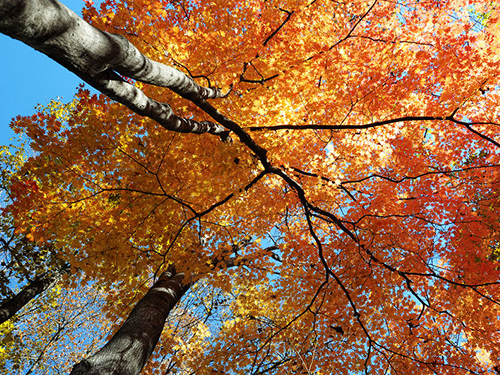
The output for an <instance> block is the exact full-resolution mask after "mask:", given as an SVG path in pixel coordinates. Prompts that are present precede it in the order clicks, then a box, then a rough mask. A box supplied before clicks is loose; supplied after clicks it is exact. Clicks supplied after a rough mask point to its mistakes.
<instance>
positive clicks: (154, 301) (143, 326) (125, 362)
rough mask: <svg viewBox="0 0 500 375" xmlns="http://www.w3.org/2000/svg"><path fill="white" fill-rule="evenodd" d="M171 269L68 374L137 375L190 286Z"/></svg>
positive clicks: (181, 275) (180, 274)
mask: <svg viewBox="0 0 500 375" xmlns="http://www.w3.org/2000/svg"><path fill="white" fill-rule="evenodd" d="M183 279H184V274H183V273H178V274H176V273H175V269H174V268H173V267H172V266H171V267H169V269H168V270H167V271H166V272H164V273H163V274H162V275H161V276H160V278H159V280H158V281H157V282H156V283H155V284H154V285H153V286H152V287H151V289H150V290H149V291H148V292H147V293H146V295H145V296H144V297H143V298H142V299H141V300H140V301H139V302H138V303H137V305H136V306H135V307H134V309H133V310H132V312H131V313H130V315H129V317H128V318H127V320H126V321H125V323H123V325H122V327H121V328H120V329H119V330H118V332H116V334H115V335H114V336H113V337H112V338H111V340H109V341H108V343H107V344H106V345H105V346H104V347H103V348H102V349H101V350H99V351H98V352H97V353H96V354H94V355H92V356H90V357H88V358H86V359H84V360H83V361H81V362H80V363H78V364H76V365H75V366H74V367H73V370H72V372H71V375H84V374H85V375H108V374H109V375H111V374H113V375H133V374H139V372H140V371H141V370H142V368H143V367H144V365H145V364H146V361H147V360H148V358H149V356H150V355H151V353H152V352H153V350H154V348H155V346H156V344H157V342H158V340H159V338H160V335H161V332H162V330H163V326H164V324H165V320H166V319H167V316H168V314H169V313H170V311H171V310H172V309H173V307H174V306H175V305H176V304H177V302H179V300H180V299H181V297H182V295H183V294H184V293H185V292H186V291H187V290H188V289H189V287H190V286H191V285H190V283H187V284H185V283H183Z"/></svg>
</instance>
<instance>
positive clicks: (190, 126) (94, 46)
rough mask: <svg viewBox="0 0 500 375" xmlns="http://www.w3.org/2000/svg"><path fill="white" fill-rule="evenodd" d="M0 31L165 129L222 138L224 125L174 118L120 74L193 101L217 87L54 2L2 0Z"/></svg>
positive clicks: (212, 94) (165, 106) (215, 94)
mask: <svg viewBox="0 0 500 375" xmlns="http://www.w3.org/2000/svg"><path fill="white" fill-rule="evenodd" d="M0 32H1V33H3V34H6V35H8V36H10V37H12V38H14V39H18V40H20V41H22V42H23V43H25V44H27V45H29V46H31V47H33V48H35V49H36V50H38V51H40V52H42V53H44V54H45V55H47V56H48V57H50V58H51V59H53V60H55V61H57V62H58V63H59V64H61V65H62V66H64V67H66V68H67V69H69V70H70V71H72V72H73V73H75V74H76V75H77V76H79V77H80V78H81V79H83V80H84V81H85V82H87V83H88V84H90V85H91V86H93V87H94V88H95V89H97V90H98V91H100V92H102V93H103V94H106V95H107V96H109V97H110V98H112V99H114V100H116V101H118V102H120V103H122V104H124V105H125V106H127V107H128V108H130V109H131V110H132V111H134V112H136V113H138V114H140V115H142V116H147V117H150V118H152V119H153V120H155V121H157V122H158V123H159V124H160V125H162V126H163V127H165V128H167V129H168V130H173V131H178V132H184V133H206V132H207V133H211V134H217V135H220V136H222V137H223V138H226V137H227V134H228V131H227V129H225V128H224V127H223V126H221V125H219V124H216V123H214V122H210V121H202V122H198V121H194V120H191V119H186V118H180V117H177V116H176V115H175V114H174V112H173V110H172V108H170V106H169V105H168V104H166V103H160V102H158V101H156V100H153V99H151V98H149V97H148V96H146V95H145V94H144V93H143V92H142V91H141V90H140V89H138V88H137V87H135V86H134V85H132V84H130V83H128V82H126V81H125V80H123V79H122V78H121V76H120V75H122V76H126V77H129V78H132V79H135V80H138V81H141V82H144V83H148V84H152V85H156V86H161V87H166V88H169V89H170V90H172V91H174V92H176V93H177V94H179V95H181V96H182V97H184V98H186V99H189V100H193V101H195V102H200V101H203V100H205V99H210V98H212V99H213V98H221V97H223V96H224V95H223V94H222V93H221V91H220V90H219V89H213V88H205V87H201V86H199V85H198V84H197V83H196V82H194V80H193V79H192V78H190V77H188V76H186V75H185V74H184V73H182V72H181V71H179V70H177V69H175V68H172V67H170V66H167V65H164V64H161V63H159V62H156V61H153V60H150V59H149V58H148V57H146V56H144V55H143V54H142V53H141V52H140V51H139V50H138V49H137V48H136V47H134V45H133V44H132V43H130V42H129V41H128V40H127V39H126V38H124V37H123V36H121V35H116V34H110V33H106V32H103V31H101V30H98V29H96V28H95V27H93V26H91V25H90V24H88V23H87V22H85V21H84V20H83V19H81V18H80V17H78V15H77V14H75V13H74V12H73V11H71V10H70V9H69V8H67V7H66V6H64V5H63V4H61V3H60V2H59V1H57V0H2V1H1V2H0ZM3 58H6V56H4V57H3Z"/></svg>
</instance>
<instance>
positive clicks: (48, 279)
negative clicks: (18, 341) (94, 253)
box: [0, 266, 70, 324]
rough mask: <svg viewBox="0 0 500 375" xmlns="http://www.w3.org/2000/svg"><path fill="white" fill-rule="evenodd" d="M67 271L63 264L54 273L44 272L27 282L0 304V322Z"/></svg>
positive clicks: (67, 268) (11, 315)
mask: <svg viewBox="0 0 500 375" xmlns="http://www.w3.org/2000/svg"><path fill="white" fill-rule="evenodd" d="M69 271H70V267H69V266H64V267H62V268H61V269H60V270H59V271H58V272H56V273H55V274H52V275H49V274H44V275H42V276H40V277H38V278H36V279H35V280H33V281H32V282H31V283H29V284H28V286H26V287H25V288H24V289H23V290H21V291H20V292H19V293H18V294H16V295H15V296H14V297H12V298H11V299H10V300H8V301H6V302H4V303H2V305H0V324H2V323H3V322H5V321H7V320H9V319H10V318H12V317H13V316H14V315H15V314H16V313H17V312H18V311H19V310H21V309H22V308H23V306H24V305H26V304H27V303H28V302H29V301H31V300H32V299H33V298H35V297H36V296H38V295H39V294H41V293H43V292H44V291H46V290H47V289H49V288H51V287H52V286H53V285H54V284H55V283H57V282H58V281H59V280H60V279H61V277H62V276H63V275H64V274H65V273H68V272H69Z"/></svg>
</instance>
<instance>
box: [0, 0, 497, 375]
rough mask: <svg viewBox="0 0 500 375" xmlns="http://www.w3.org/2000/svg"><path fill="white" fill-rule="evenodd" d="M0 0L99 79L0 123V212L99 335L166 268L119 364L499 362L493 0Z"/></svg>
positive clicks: (419, 369) (285, 366) (474, 366)
mask: <svg viewBox="0 0 500 375" xmlns="http://www.w3.org/2000/svg"><path fill="white" fill-rule="evenodd" d="M7 3H8V4H7V5H5V6H4V8H1V7H0V16H2V15H4V16H5V17H4V18H3V20H2V21H0V32H2V33H4V34H7V35H10V36H12V37H14V38H16V39H19V40H21V41H22V42H24V43H26V44H28V45H30V46H32V47H34V48H36V49H38V50H39V51H41V52H43V53H45V54H47V55H48V56H49V57H51V58H53V59H54V60H56V61H58V62H59V63H60V64H62V65H63V66H65V67H66V68H68V69H69V70H71V71H73V72H74V73H75V74H77V75H78V76H79V77H80V78H82V80H83V81H85V82H86V85H90V86H93V87H94V88H95V89H96V90H98V91H99V92H100V93H99V94H92V93H91V92H90V91H89V89H88V86H86V85H83V84H82V86H80V87H79V89H78V93H77V94H76V96H75V97H74V98H73V100H72V101H71V102H69V103H61V102H58V101H53V102H51V103H50V104H49V105H48V106H46V107H40V108H39V110H38V111H37V113H35V114H34V115H32V116H25V117H20V116H19V117H17V118H16V119H14V120H13V122H12V124H11V126H12V128H13V129H14V130H15V131H16V132H17V133H20V134H23V135H24V136H25V137H27V138H28V139H29V147H30V149H31V150H32V155H31V156H30V157H26V158H25V159H23V160H22V162H12V161H9V160H5V161H3V163H4V164H5V165H7V164H8V163H11V164H12V163H17V164H16V166H15V168H12V171H11V172H10V173H9V174H8V176H7V177H8V178H7V177H6V178H5V181H6V182H5V183H4V185H5V186H4V188H5V189H6V191H8V192H9V193H8V194H9V199H8V202H7V205H6V207H5V208H4V209H3V216H2V217H3V218H4V219H5V220H6V221H8V226H9V228H15V229H14V231H13V233H15V234H16V235H18V236H21V238H23V241H27V242H29V243H31V245H30V246H32V247H33V248H36V249H49V250H47V251H49V253H50V259H51V262H52V263H50V264H49V268H50V265H54V267H56V268H57V267H59V265H60V264H62V263H64V264H66V263H67V264H69V265H70V266H71V272H70V273H69V275H66V276H64V277H63V278H62V281H60V283H59V284H58V285H59V288H63V289H64V290H65V293H68V294H69V293H71V292H74V291H75V290H76V291H77V290H79V289H81V290H85V291H86V292H85V293H86V294H81V295H80V298H82V301H85V302H87V301H95V303H94V304H93V306H98V308H97V309H95V311H96V312H95V313H92V316H93V318H92V319H93V320H95V322H96V324H97V325H98V326H105V325H112V326H113V327H114V328H112V329H111V331H112V333H114V332H116V331H117V329H118V327H119V324H118V323H119V322H121V320H123V319H125V318H126V317H127V316H128V314H129V313H130V312H131V310H132V308H133V307H134V305H135V304H136V303H137V302H138V301H139V300H141V298H142V297H143V296H144V295H145V293H146V291H147V290H148V289H149V290H150V291H149V292H148V294H147V295H146V296H150V295H151V293H154V290H155V288H157V289H158V288H159V287H158V285H160V286H162V285H167V284H168V287H169V288H170V287H172V288H174V286H173V285H174V284H173V282H174V281H175V282H176V283H177V284H175V285H176V286H175V288H178V289H176V293H177V294H176V296H177V297H176V298H177V300H175V303H174V305H175V308H174V309H173V310H171V311H170V310H168V311H167V314H169V316H168V318H167V322H166V324H165V326H164V327H163V332H162V334H161V337H160V338H159V343H158V345H157V346H156V349H155V351H154V352H153V354H152V357H151V358H150V360H149V362H148V363H147V364H146V366H145V367H144V369H143V373H148V374H149V373H151V374H153V373H155V374H156V373H158V374H167V373H168V374H170V373H173V374H214V373H227V374H255V375H257V374H315V375H321V374H358V373H359V374H362V373H364V374H469V373H474V374H482V373H495V372H497V373H500V367H496V366H500V359H499V354H500V349H499V341H500V338H499V336H498V330H499V329H500V309H499V307H500V305H499V303H500V284H499V282H500V280H499V276H500V275H499V274H500V264H499V259H500V250H499V243H500V240H499V239H500V237H499V229H500V221H499V219H500V218H499V213H498V210H499V205H500V195H499V193H500V180H499V177H500V152H499V151H500V148H499V147H500V143H499V142H500V138H499V134H498V126H499V125H500V118H499V117H500V114H499V112H498V108H499V104H500V97H499V83H500V82H499V80H500V78H499V77H500V65H499V64H498V61H499V47H500V35H499V33H500V19H499V16H500V10H499V8H498V6H497V4H496V3H495V2H490V1H475V2H469V1H461V0H456V1H451V0H449V1H433V0H431V1H415V2H410V1H399V2H393V1H380V0H375V1H364V0H360V1H346V2H342V1H331V0H307V1H303V0H296V1H286V0H276V1H274V0H268V1H260V0H245V1H239V0H225V1H219V0H214V1H206V2H200V1H197V0H190V1H189V0H186V1H185V0H169V1H164V0H161V1H160V0H154V1H151V0H129V1H113V0H107V1H103V2H102V4H101V5H100V6H99V8H97V7H95V6H93V4H92V2H90V1H89V2H87V3H86V8H85V9H84V12H83V14H84V17H83V18H84V20H85V21H86V22H88V24H90V25H92V26H89V25H88V24H87V23H84V22H83V21H81V20H79V19H78V17H77V16H76V15H74V14H71V13H69V12H68V11H67V10H66V8H64V7H61V6H60V5H58V4H59V3H58V2H56V1H49V0H36V1H35V0H33V2H32V3H31V4H35V5H29V6H28V5H25V3H26V2H25V1H23V0H9V1H7ZM12 4H14V5H12ZM16 4H17V5H16ZM19 4H21V5H19ZM23 4H24V5H23ZM9 6H12V7H13V8H9ZM16 6H17V7H18V8H15V7H16ZM22 7H24V8H22ZM30 7H33V8H30ZM21 8H22V9H23V12H24V13H22V12H21V13H14V12H13V11H10V12H9V11H8V9H16V10H19V9H21ZM35 8H36V11H37V12H40V13H37V14H41V15H42V16H41V17H40V18H36V22H34V21H33V19H35V18H33V17H32V18H30V17H24V16H22V17H21V16H20V15H19V14H23V15H24V14H27V15H28V16H29V15H31V14H33V12H34V10H33V9H35ZM49 10H50V12H49ZM2 12H3V13H2ZM51 12H52V13H51ZM54 14H57V15H58V16H57V17H55V16H54V19H57V22H55V21H54V22H52V21H50V20H52V18H50V17H52V16H53V15H54ZM75 17H76V18H75ZM42 18H43V19H45V20H47V25H49V26H50V28H49V27H48V26H47V27H45V26H43V25H45V24H44V23H43V22H40V19H42ZM0 19H1V17H0ZM49 21H50V22H49ZM51 22H52V23H51ZM22 25H24V26H23V27H21V26H22ZM56 26H57V27H56ZM37 27H39V28H40V29H39V30H38V29H37ZM47 30H48V31H47ZM35 31H36V32H35ZM56 31H57V32H56ZM49 32H50V33H49ZM43 33H47V34H43ZM49 34H50V37H49V36H48V35H49ZM92 40H93V41H95V42H94V43H93V44H92V43H91V44H89V43H88V41H92ZM27 48H28V47H27ZM83 52H84V53H83ZM54 79H57V77H54ZM47 259H48V258H47ZM52 259H54V260H53V261H52ZM39 264H40V266H41V267H42V266H43V267H45V268H44V270H45V269H46V268H47V262H46V261H45V263H44V262H40V263H39ZM28 279H29V278H28ZM153 282H157V284H154V285H156V287H155V286H153V287H152V288H151V289H150V287H151V286H152V285H153ZM162 283H163V284H162ZM165 283H167V284H165ZM165 288H167V287H165ZM172 290H173V289H172ZM151 291H153V292H151ZM77 294H78V293H77ZM181 296H183V297H182V299H181ZM49 297H50V296H49ZM44 298H45V297H44ZM47 298H48V297H47ZM51 298H54V300H57V296H54V295H52V297H51ZM75 298H76V297H75ZM144 298H146V297H144ZM142 301H145V300H144V299H142V300H141V302H140V303H139V304H138V305H137V306H141V303H142ZM35 304H36V302H35ZM39 305H40V306H46V307H44V308H45V310H44V311H49V310H50V306H48V305H50V303H45V304H42V303H40V304H39ZM54 305H57V306H60V307H61V308H62V307H63V306H64V305H62V304H59V303H57V302H54ZM143 305H144V304H143ZM35 306H36V305H35ZM169 309H170V308H169ZM139 310H140V309H139V308H136V309H135V310H134V311H139ZM92 311H94V310H92ZM33 314H34V315H36V314H37V313H36V308H35V311H34V312H33ZM131 314H132V315H130V316H134V312H132V313H131ZM26 316H28V317H29V316H30V315H29V314H27V315H26ZM19 319H22V317H19ZM12 324H14V326H13V327H11V328H10V329H11V330H12V332H15V324H21V323H19V320H16V321H15V322H14V323H12ZM161 325H162V326H163V322H161ZM125 326H126V324H125V325H124V327H125ZM2 327H3V326H2ZM160 331H161V327H160ZM74 332H76V331H74ZM119 332H121V331H119ZM79 333H81V332H79ZM74 334H76V333H74ZM12 335H13V336H12V337H14V338H13V339H12V340H14V341H15V335H14V334H12ZM101 339H109V337H107V336H106V337H104V338H103V337H101ZM88 343H89V344H91V342H90V340H89V342H88ZM2 345H4V348H8V345H7V344H2ZM92 345H94V343H93V342H92ZM5 350H7V349H5ZM35 350H36V349H35V348H34V349H33V351H35ZM44 350H46V349H44ZM89 350H90V351H92V352H94V351H95V350H94V349H93V348H92V349H89ZM151 350H152V349H151ZM69 351H70V352H72V355H73V356H74V357H78V358H77V359H72V361H77V360H80V359H81V358H83V357H87V356H88V354H87V353H86V352H85V348H83V347H82V348H76V347H73V348H70V349H69ZM76 352H78V353H76ZM74 357H72V358H74ZM90 358H96V357H90ZM1 359H2V357H0V360H1ZM8 361H9V359H7V364H8V363H9V362H8ZM90 361H92V359H91V360H90ZM10 363H11V365H12V360H11V362H10ZM73 363H74V362H64V361H60V362H58V363H57V364H55V365H54V367H55V368H64V369H65V370H68V369H69V368H71V367H72V365H73ZM89 363H90V362H89ZM0 364H1V362H0ZM37 365H39V366H43V364H42V363H40V364H37ZM49 368H50V367H49ZM139 370H140V369H139ZM50 371H55V370H50Z"/></svg>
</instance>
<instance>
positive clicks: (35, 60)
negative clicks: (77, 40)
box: [0, 0, 84, 145]
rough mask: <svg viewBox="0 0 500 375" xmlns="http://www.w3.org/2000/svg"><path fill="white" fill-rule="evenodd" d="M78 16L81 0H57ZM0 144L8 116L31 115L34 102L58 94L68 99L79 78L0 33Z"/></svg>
mask: <svg viewBox="0 0 500 375" xmlns="http://www.w3.org/2000/svg"><path fill="white" fill-rule="evenodd" d="M60 1H61V2H62V3H63V4H64V5H66V6H67V7H69V8H71V9H72V10H73V11H75V12H76V13H77V14H79V15H81V9H82V8H83V6H84V2H83V0H60ZM0 56H1V59H0V81H1V86H2V88H1V89H0V144H1V145H5V144H9V143H10V142H9V139H10V138H12V136H13V134H14V133H13V132H12V131H11V130H10V128H9V123H10V121H11V119H12V118H13V117H15V116H17V115H31V114H33V113H34V112H35V110H34V108H35V106H36V105H37V104H39V103H40V104H47V103H49V102H50V100H51V99H57V97H58V96H59V97H62V100H63V101H70V100H71V99H72V97H73V95H74V94H75V92H76V87H77V86H78V84H79V83H81V82H82V81H81V80H80V79H79V78H78V77H77V76H75V75H74V74H73V73H71V72H69V71H68V70H66V69H65V68H63V67H62V66H60V65H59V64H57V63H56V62H54V61H52V60H51V59H49V58H48V57H47V56H45V55H43V54H41V53H40V52H38V51H35V50H34V49H33V48H31V47H29V46H27V45H25V44H23V43H21V42H19V41H17V40H14V39H12V38H10V37H8V36H6V35H4V34H0Z"/></svg>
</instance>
